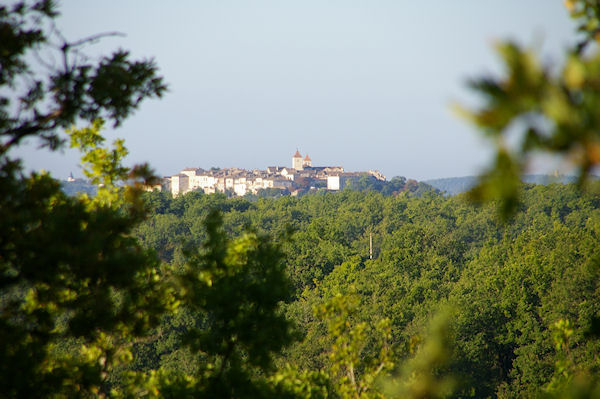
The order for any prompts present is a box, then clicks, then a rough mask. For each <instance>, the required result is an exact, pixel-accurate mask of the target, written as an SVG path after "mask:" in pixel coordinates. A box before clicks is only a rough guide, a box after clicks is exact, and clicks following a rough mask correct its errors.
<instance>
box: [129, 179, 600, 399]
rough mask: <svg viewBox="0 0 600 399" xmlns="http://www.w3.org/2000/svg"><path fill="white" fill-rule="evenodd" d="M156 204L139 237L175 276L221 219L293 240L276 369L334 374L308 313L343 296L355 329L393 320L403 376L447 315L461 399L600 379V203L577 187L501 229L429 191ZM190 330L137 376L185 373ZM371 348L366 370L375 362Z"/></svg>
mask: <svg viewBox="0 0 600 399" xmlns="http://www.w3.org/2000/svg"><path fill="white" fill-rule="evenodd" d="M148 199H149V201H150V203H151V204H152V208H153V211H152V216H151V217H150V218H149V219H148V220H147V221H145V222H144V223H142V224H141V225H140V226H139V227H138V228H137V229H136V230H135V235H136V236H137V237H138V238H139V239H140V242H141V243H142V244H143V245H145V246H148V247H151V248H153V249H155V250H156V251H157V252H158V253H159V255H160V257H161V259H162V260H163V261H164V262H169V263H171V264H173V265H174V266H175V267H182V263H181V262H182V259H183V258H184V255H183V254H184V253H185V248H186V247H188V246H189V247H198V246H200V245H202V243H203V242H204V241H205V240H206V229H205V227H204V225H203V223H202V220H203V219H204V218H206V217H207V215H209V214H210V211H211V209H218V210H219V211H220V212H222V214H223V223H224V225H223V226H224V229H225V231H227V233H228V234H229V235H231V236H232V237H238V236H240V235H241V234H243V233H244V232H247V231H255V232H257V233H258V234H269V235H272V236H275V237H283V236H285V235H286V232H287V230H288V229H290V228H291V229H292V230H293V231H294V233H293V234H292V235H291V237H290V238H289V239H286V240H285V241H284V242H283V250H284V253H285V264H286V270H287V274H288V275H289V278H290V280H291V282H292V284H293V286H294V290H293V294H292V296H291V297H290V298H289V300H288V301H287V302H286V304H285V305H284V309H285V313H286V315H287V317H289V318H290V319H291V320H292V321H293V323H294V328H295V330H296V332H297V334H298V335H297V339H298V340H297V341H296V342H294V343H293V344H292V345H291V346H289V347H288V348H287V349H285V350H284V351H283V353H282V354H281V355H280V356H278V357H277V363H278V364H279V365H281V366H282V365H284V364H286V363H289V364H293V365H295V366H297V367H298V368H299V369H300V370H306V371H314V370H328V369H330V368H331V359H330V357H329V355H330V351H331V345H332V340H333V337H332V336H331V335H328V333H327V328H326V327H325V322H324V321H323V320H322V319H319V317H317V315H316V314H315V311H314V310H315V309H316V308H318V306H319V305H321V304H323V303H324V302H326V301H327V300H329V299H331V298H332V297H335V296H336V295H340V294H341V295H345V296H351V297H355V299H356V302H355V307H356V308H355V309H353V310H352V316H351V322H352V323H359V322H366V323H367V324H368V326H375V325H377V322H378V321H380V320H382V319H385V318H387V319H389V320H390V322H391V338H390V340H389V342H388V344H389V345H390V348H391V349H390V350H391V351H392V352H393V357H394V359H396V360H395V362H398V363H401V362H402V359H407V358H409V357H410V356H411V345H415V340H417V341H418V340H419V339H421V337H423V336H424V335H425V334H426V333H427V327H428V322H429V320H430V319H431V318H432V317H433V316H434V315H436V314H438V313H440V312H449V313H450V314H451V317H450V321H449V322H448V325H447V326H446V328H447V333H448V334H449V335H450V337H451V342H453V344H454V347H453V351H452V354H451V356H450V357H449V358H448V359H447V360H446V363H445V364H444V365H443V366H440V368H439V370H438V372H439V373H448V374H450V375H453V376H454V377H456V381H457V385H456V391H455V395H457V396H460V397H468V396H474V397H489V396H496V395H498V396H500V397H533V396H536V395H539V394H540V393H541V392H542V391H543V389H544V388H547V387H548V386H549V385H550V384H551V381H552V379H553V378H556V370H555V365H556V362H557V361H560V360H561V359H563V358H564V357H565V356H566V358H567V359H568V361H569V366H568V367H569V368H572V370H570V371H571V372H573V373H575V372H578V373H579V372H584V373H586V374H589V375H597V374H598V372H599V371H600V369H599V367H600V362H599V360H598V353H599V350H600V342H599V341H598V340H597V339H590V338H588V335H586V333H589V331H590V328H591V323H592V322H593V320H594V316H595V317H598V316H600V313H599V309H600V269H599V267H598V263H597V261H598V259H599V258H598V257H599V256H600V252H599V248H598V245H597V242H598V239H599V238H600V237H599V234H600V209H599V206H600V199H599V198H598V196H595V195H591V194H581V193H579V192H578V191H577V190H576V188H575V187H574V186H566V185H559V184H557V185H551V186H534V185H531V186H527V187H526V189H525V191H524V197H523V204H522V206H521V207H520V209H519V211H518V213H517V214H516V215H515V217H514V219H513V220H512V222H511V223H509V224H506V225H505V224H502V223H500V222H499V221H498V218H497V215H496V212H495V208H494V207H493V206H486V207H482V208H475V207H473V206H472V205H471V204H469V203H467V201H466V200H465V197H463V196H457V197H451V198H445V197H444V196H442V195H440V194H438V193H435V192H433V191H431V192H428V193H425V194H423V195H421V196H414V195H409V194H404V195H397V196H384V195H382V194H380V193H376V192H356V191H351V190H346V191H343V192H340V193H324V194H322V195H309V196H304V197H302V198H300V199H295V198H291V197H284V198H279V199H277V200H273V199H260V200H258V201H255V202H249V201H248V200H245V199H239V198H235V199H227V198H226V197H224V196H222V195H203V194H199V193H190V194H187V195H185V196H181V197H178V198H175V199H173V198H170V197H169V196H167V195H165V194H161V193H159V192H155V193H151V194H149V195H148ZM370 234H371V235H372V238H373V259H372V260H371V259H369V235H370ZM560 320H563V321H564V322H566V321H568V323H569V326H570V327H569V329H570V330H572V335H569V337H568V342H567V343H566V344H565V345H566V346H565V348H564V350H561V349H557V348H556V346H555V345H556V341H555V339H556V337H555V335H556V328H558V327H556V325H555V324H556V323H557V322H559V321H560ZM187 323H194V319H193V318H189V319H179V320H171V319H169V320H168V321H167V322H164V323H163V324H162V325H161V327H160V328H159V331H160V333H159V334H157V336H158V337H160V339H157V340H156V341H153V342H151V343H147V344H144V345H143V349H140V350H141V351H142V352H143V353H144V354H145V356H144V357H143V358H144V359H146V360H147V361H145V362H143V363H142V364H139V367H144V368H146V367H150V368H157V367H160V366H163V367H165V366H166V367H173V368H175V369H178V370H182V371H184V370H186V369H187V368H189V367H190V365H189V358H188V357H187V356H186V354H185V353H184V352H181V349H180V348H179V347H178V346H177V345H170V343H173V342H176V340H175V339H174V337H176V336H177V335H178V334H181V333H182V331H184V330H185V328H186V325H187ZM373 334H374V335H376V334H377V333H375V332H374V333H373ZM374 339H375V338H374V337H369V340H368V342H367V343H366V344H365V346H364V348H361V350H362V352H361V356H363V357H365V358H370V357H377V356H378V351H380V350H381V348H379V347H378V346H377V344H376V343H374V342H371V340H374ZM392 370H393V369H392ZM392 370H391V371H390V372H391V374H393V371H392ZM396 372H397V370H396ZM331 378H335V376H333V375H332V376H331Z"/></svg>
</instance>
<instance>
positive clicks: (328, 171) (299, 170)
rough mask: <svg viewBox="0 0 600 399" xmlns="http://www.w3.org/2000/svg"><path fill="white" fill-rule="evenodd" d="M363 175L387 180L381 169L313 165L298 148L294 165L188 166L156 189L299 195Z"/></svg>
mask: <svg viewBox="0 0 600 399" xmlns="http://www.w3.org/2000/svg"><path fill="white" fill-rule="evenodd" d="M363 176H366V177H367V178H371V179H376V180H381V181H385V176H383V175H382V174H381V173H380V172H378V171H372V170H370V171H368V172H345V171H344V168H343V167H341V166H313V164H312V160H311V159H310V157H309V156H308V154H307V155H306V156H305V157H304V158H303V157H302V155H301V154H300V152H299V151H296V153H295V154H294V155H293V156H292V166H291V167H286V166H269V167H267V169H266V170H258V169H254V170H245V169H239V168H227V169H218V168H211V169H210V170H204V169H201V168H186V169H183V170H182V171H181V172H179V173H178V174H176V175H174V176H168V177H164V178H163V179H162V181H161V183H160V184H159V185H157V186H154V187H152V189H159V190H162V191H170V192H171V194H172V195H173V196H174V197H176V196H178V195H180V194H185V193H188V192H190V191H194V190H202V191H204V192H205V193H206V194H211V193H217V192H221V193H230V194H232V195H237V196H243V195H246V194H256V193H257V192H258V191H259V190H263V189H281V190H283V191H284V192H289V193H290V194H291V195H298V194H299V193H301V192H303V191H308V190H311V189H312V190H315V189H320V188H323V189H327V190H334V191H336V190H341V189H343V188H344V187H345V186H346V185H347V184H348V183H349V182H352V181H358V180H359V179H360V178H362V177H363Z"/></svg>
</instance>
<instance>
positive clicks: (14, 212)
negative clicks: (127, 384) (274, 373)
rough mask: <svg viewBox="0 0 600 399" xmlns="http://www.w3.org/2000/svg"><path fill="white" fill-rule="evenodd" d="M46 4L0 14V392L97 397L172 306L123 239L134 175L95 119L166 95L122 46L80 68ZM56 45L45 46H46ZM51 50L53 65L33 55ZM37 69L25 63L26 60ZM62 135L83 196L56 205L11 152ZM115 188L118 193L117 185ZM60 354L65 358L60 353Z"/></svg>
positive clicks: (115, 116)
mask: <svg viewBox="0 0 600 399" xmlns="http://www.w3.org/2000/svg"><path fill="white" fill-rule="evenodd" d="M57 15H58V12H57V11H56V6H55V4H54V2H52V1H49V0H45V1H19V2H14V3H13V4H11V5H2V6H0V93H2V94H0V197H1V199H0V230H1V232H0V363H1V364H0V392H2V395H3V396H7V397H32V396H37V397H44V396H51V395H64V396H69V397H78V396H86V395H89V394H100V395H108V394H109V393H110V392H111V386H110V384H108V380H107V373H108V371H109V370H110V369H111V368H113V367H114V366H115V365H116V364H118V363H122V362H125V361H126V360H127V358H128V357H129V356H130V354H129V350H128V348H127V345H128V344H129V343H130V341H131V340H132V339H134V338H135V337H139V336H142V335H144V334H146V333H148V331H149V330H150V328H151V327H152V326H154V325H156V324H157V323H158V321H159V320H160V316H161V315H162V313H163V312H165V311H166V310H167V309H170V308H171V307H172V306H173V302H172V300H171V299H170V297H171V295H168V293H169V291H170V288H169V286H168V285H167V284H164V283H163V282H162V281H161V270H160V268H159V262H158V260H157V258H156V257H155V256H154V255H153V254H152V252H150V251H148V250H145V249H143V248H141V247H140V246H139V244H138V243H137V242H136V241H135V239H133V237H132V236H131V231H132V228H133V227H134V226H135V225H137V224H138V223H139V222H140V221H141V220H143V219H144V217H145V215H146V207H145V205H144V203H143V201H142V199H141V193H142V189H141V185H142V184H143V183H145V182H147V181H148V180H150V179H151V177H152V174H151V173H150V171H149V169H148V168H147V167H146V166H143V165H142V166H139V167H134V168H131V169H129V168H125V167H123V166H122V165H121V159H122V157H123V156H124V155H125V154H126V150H125V148H124V147H123V143H122V142H120V141H118V142H116V143H115V144H114V148H113V149H108V148H105V147H104V146H103V139H102V137H101V135H100V134H99V131H100V128H101V127H102V122H101V121H100V120H98V119H97V117H99V116H104V117H106V118H108V119H109V120H111V121H112V122H113V123H114V124H115V125H118V124H119V123H120V122H121V121H122V120H123V119H124V118H126V117H127V116H129V115H130V114H131V112H132V111H133V110H135V109H136V108H137V106H138V105H139V104H140V103H141V101H143V100H144V99H146V98H149V97H157V96H158V97H160V96H161V95H162V94H163V93H164V91H165V90H166V86H165V85H164V83H163V81H162V78H161V77H159V76H157V74H156V66H155V65H154V63H153V62H152V61H131V60H130V59H129V55H128V54H127V52H124V51H117V52H115V53H114V54H112V55H110V56H107V57H104V58H103V59H102V60H101V61H99V62H98V63H96V64H93V63H89V62H88V61H87V59H86V58H85V57H83V55H82V54H81V53H80V52H79V47H80V46H81V45H83V44H85V43H88V42H90V41H94V40H96V39H98V38H101V37H102V36H105V35H104V34H100V35H96V36H92V37H90V38H87V39H83V40H79V41H74V42H69V41H67V40H66V39H65V38H63V37H62V35H61V34H60V33H59V32H58V31H57V30H56V28H55V27H54V19H55V18H56V16H57ZM57 42H58V44H57ZM48 53H54V54H53V55H52V57H55V56H56V55H57V54H58V55H60V57H59V59H61V64H60V65H58V66H57V65H50V64H49V63H47V62H46V61H45V60H47V59H51V58H52V57H49V58H46V56H47V55H48ZM34 59H36V60H39V64H34V63H33V61H32V60H34ZM78 121H87V122H89V123H92V125H91V126H90V127H89V128H87V129H83V130H79V129H72V130H71V131H70V134H69V136H70V138H71V144H72V146H73V147H76V148H78V149H80V150H81V151H82V152H83V153H84V156H83V162H84V164H86V166H87V167H86V173H88V176H89V177H90V178H91V179H92V181H94V183H95V184H102V185H103V187H102V188H101V189H99V190H98V195H97V196H96V197H94V198H93V199H92V198H90V197H87V196H82V197H78V198H72V197H67V196H66V195H64V194H63V193H62V191H61V189H60V184H59V182H57V181H56V180H54V179H53V178H51V177H50V176H49V175H48V174H32V175H31V176H25V175H23V172H22V169H21V166H20V161H19V160H15V159H11V156H10V150H11V149H12V148H15V147H17V146H19V145H20V144H21V143H22V141H23V139H24V138H26V137H35V138H38V139H40V140H41V141H42V144H43V145H45V146H48V147H49V148H50V149H56V148H59V147H60V146H62V145H64V143H65V142H66V139H67V138H68V137H69V136H66V135H61V130H62V129H64V128H67V127H70V126H71V125H72V124H74V123H75V122H78ZM123 181H128V182H129V183H130V184H129V185H128V186H127V187H125V188H119V187H118V184H120V183H121V182H123ZM65 348H71V349H72V350H65Z"/></svg>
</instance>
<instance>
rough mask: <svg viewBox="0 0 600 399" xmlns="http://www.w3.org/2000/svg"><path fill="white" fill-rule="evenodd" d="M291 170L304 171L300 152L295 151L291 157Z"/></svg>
mask: <svg viewBox="0 0 600 399" xmlns="http://www.w3.org/2000/svg"><path fill="white" fill-rule="evenodd" d="M292 168H294V169H296V170H302V169H304V168H303V167H302V155H300V152H299V151H298V150H296V153H295V154H294V156H293V157H292Z"/></svg>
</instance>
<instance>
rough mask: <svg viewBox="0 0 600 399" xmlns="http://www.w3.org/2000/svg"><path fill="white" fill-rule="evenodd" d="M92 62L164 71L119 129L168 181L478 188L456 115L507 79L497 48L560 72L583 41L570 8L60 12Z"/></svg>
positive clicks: (135, 5)
mask: <svg viewBox="0 0 600 399" xmlns="http://www.w3.org/2000/svg"><path fill="white" fill-rule="evenodd" d="M60 9H61V12H62V17H61V18H60V19H59V23H58V26H59V27H60V28H62V31H63V33H64V34H65V35H66V36H67V38H69V39H71V40H75V39H78V38H82V37H85V36H89V35H92V34H95V33H99V32H106V31H120V32H124V33H126V34H127V36H126V37H124V38H106V39H104V40H103V41H102V42H100V43H99V44H97V45H94V46H91V47H89V48H88V52H89V53H91V54H95V53H101V52H106V51H108V50H111V49H115V48H117V47H122V48H125V49H130V50H131V51H132V53H133V54H134V55H135V56H137V57H154V58H155V60H156V62H157V64H158V65H159V67H160V72H161V74H162V75H164V77H165V79H166V81H167V82H168V84H169V87H170V91H169V93H167V95H166V96H165V97H164V98H163V99H162V100H160V101H157V100H153V101H149V102H146V103H144V104H142V106H141V109H140V110H139V111H138V112H136V113H135V114H134V115H133V116H132V117H131V118H130V119H129V120H127V121H126V122H125V123H124V124H123V126H122V127H120V128H119V129H117V130H116V131H114V132H107V133H108V135H109V136H110V137H124V138H125V140H126V145H127V146H128V148H129V149H130V156H129V158H128V162H130V163H134V162H142V161H148V162H149V163H150V164H151V165H152V166H153V167H154V168H155V169H156V171H157V172H158V174H160V175H171V174H175V173H177V172H178V171H179V170H181V169H182V168H185V167H203V168H209V167H212V166H220V167H241V168H248V169H250V168H261V169H262V168H265V167H266V166H269V165H286V166H288V165H290V164H291V156H292V154H293V153H294V152H295V151H296V148H298V149H299V150H300V152H301V153H302V154H303V155H304V154H306V153H308V154H309V155H310V156H311V158H312V160H313V163H314V164H315V165H342V166H344V167H345V168H346V169H347V170H368V169H378V170H380V171H381V172H382V173H384V174H385V175H386V176H387V177H388V178H391V177H392V176H396V175H400V176H406V177H410V178H416V179H419V180H422V179H429V178H437V177H451V176H464V175H471V174H476V173H477V171H478V170H479V169H480V168H481V166H482V165H484V164H485V163H486V161H487V159H488V157H489V151H488V149H487V146H485V145H484V142H483V141H482V140H481V139H479V136H478V134H477V132H476V131H474V130H473V128H472V127H471V126H469V125H467V124H466V123H465V122H464V121H462V120H460V119H458V118H457V117H456V116H454V115H453V114H452V112H451V111H450V109H449V104H450V103H451V102H452V101H453V100H462V101H469V102H473V101H475V99H474V98H473V97H472V96H471V95H470V94H469V92H468V91H467V89H466V88H465V85H464V82H465V80H466V78H467V77H470V76H479V75H482V74H484V73H491V72H498V65H499V63H498V60H497V59H496V57H495V55H494V52H493V49H492V43H493V42H494V40H496V39H503V38H513V39H516V40H518V41H519V42H520V43H523V44H527V45H534V46H536V47H537V48H539V49H540V50H541V53H542V54H543V57H544V59H545V60H548V61H552V60H554V61H560V59H561V56H562V54H563V50H564V49H565V48H566V46H567V45H568V44H569V43H572V42H573V41H574V38H575V37H574V33H573V23H572V22H571V21H570V20H569V18H568V16H567V13H566V10H565V9H564V7H563V5H562V1H560V0H552V1H551V0H509V1H491V0H479V1H476V0H453V1H450V0H435V1H434V0H432V1H404V0H394V1H392V0H361V1H358V0H357V1H354V0H344V1H342V0H328V1H325V0H294V1H292V0H272V1H252V0H245V1H241V0H238V1H229V0H212V1H209V0H201V1H191V0H189V1H181V0H179V1H173V2H166V1H164V0H161V1H154V0H146V1H133V0H120V1H97V0H95V1H91V0H68V1H66V0H65V1H62V2H61V7H60ZM20 153H21V154H23V155H24V157H25V158H26V160H27V164H28V166H29V167H32V168H45V169H48V170H51V171H52V172H53V173H54V174H55V176H56V177H59V178H64V177H66V176H67V175H68V174H69V172H71V171H72V172H73V173H74V174H75V175H81V173H80V171H79V170H78V169H77V166H76V164H77V162H76V159H77V158H76V156H75V155H73V154H71V153H66V154H63V155H61V156H57V155H40V154H39V153H37V151H34V150H32V148H31V147H30V148H26V149H22V150H21V151H20Z"/></svg>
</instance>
